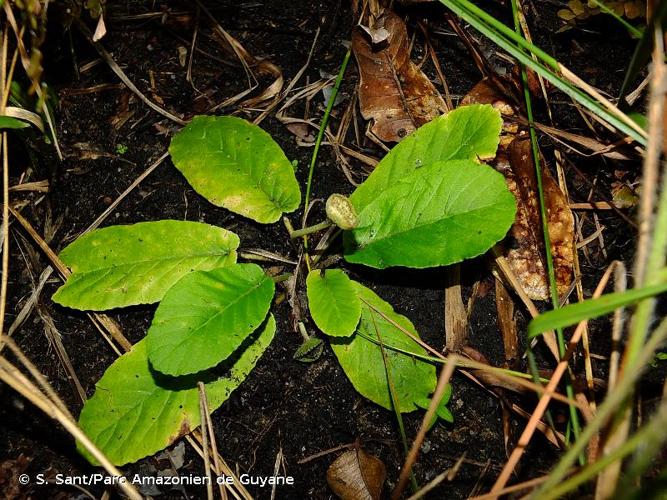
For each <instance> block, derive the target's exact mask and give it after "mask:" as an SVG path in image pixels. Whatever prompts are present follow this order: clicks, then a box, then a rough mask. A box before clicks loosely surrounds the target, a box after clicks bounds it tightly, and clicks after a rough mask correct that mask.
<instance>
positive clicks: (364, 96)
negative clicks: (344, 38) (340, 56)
mask: <svg viewBox="0 0 667 500" xmlns="http://www.w3.org/2000/svg"><path fill="white" fill-rule="evenodd" d="M381 29H384V30H386V31H387V32H388V33H389V36H388V37H387V39H386V40H385V41H384V43H382V44H381V45H376V46H374V45H373V44H372V42H371V41H370V39H369V38H370V37H368V35H367V33H366V32H368V31H369V30H370V31H372V32H378V31H379V30H381ZM352 50H353V52H354V55H355V58H356V60H357V65H358V67H359V75H360V79H359V105H360V108H361V114H362V115H363V117H364V118H365V119H366V120H373V125H372V126H371V131H372V132H373V133H374V134H375V135H376V136H377V137H378V138H379V139H380V140H382V141H385V142H398V141H400V140H401V139H402V138H403V137H405V136H407V135H408V134H410V133H411V132H413V131H414V130H415V129H416V128H418V127H419V126H421V125H423V124H425V123H427V122H429V121H431V120H433V119H434V118H436V117H437V116H438V115H440V114H441V113H445V112H446V111H447V105H446V104H445V101H444V100H443V98H442V96H441V95H440V94H439V93H438V91H437V90H436V88H435V86H434V85H433V84H432V83H431V81H430V80H429V79H428V78H427V77H426V75H425V74H424V73H423V72H422V71H421V70H420V69H419V68H418V67H417V66H416V65H415V64H414V63H413V62H412V60H411V59H410V53H409V40H408V31H407V28H406V26H405V23H404V22H403V20H402V19H401V18H400V17H398V16H397V15H396V14H394V13H393V12H390V11H388V10H387V11H385V14H384V15H383V16H382V17H380V18H379V19H378V20H377V21H376V22H375V24H374V26H371V27H369V28H368V29H366V30H363V29H361V28H360V27H357V28H355V29H354V31H353V33H352Z"/></svg>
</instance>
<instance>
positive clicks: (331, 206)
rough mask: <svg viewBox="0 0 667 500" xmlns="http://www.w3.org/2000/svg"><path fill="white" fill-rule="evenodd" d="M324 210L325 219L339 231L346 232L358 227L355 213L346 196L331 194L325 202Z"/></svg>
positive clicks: (357, 218)
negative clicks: (327, 218)
mask: <svg viewBox="0 0 667 500" xmlns="http://www.w3.org/2000/svg"><path fill="white" fill-rule="evenodd" d="M326 210H327V217H329V219H330V220H331V222H333V223H334V224H336V225H337V226H338V227H339V228H341V229H344V230H346V231H348V230H350V229H354V228H355V227H357V225H359V217H357V211H356V210H355V209H354V206H352V203H350V200H349V199H348V198H347V196H343V195H342V194H332V195H331V196H329V199H328V200H327V207H326Z"/></svg>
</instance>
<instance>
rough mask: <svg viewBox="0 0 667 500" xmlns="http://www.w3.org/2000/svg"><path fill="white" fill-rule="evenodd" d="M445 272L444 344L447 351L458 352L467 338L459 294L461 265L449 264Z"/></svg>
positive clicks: (466, 319) (464, 309)
mask: <svg viewBox="0 0 667 500" xmlns="http://www.w3.org/2000/svg"><path fill="white" fill-rule="evenodd" d="M446 273H447V275H446V280H447V286H446V288H445V346H446V347H447V351H448V352H459V351H460V350H461V349H462V348H463V346H465V345H466V344H467V339H468V314H467V313H466V308H465V305H464V304H463V297H462V296H461V266H459V265H458V264H455V265H453V266H450V267H449V268H448V269H447V271H446Z"/></svg>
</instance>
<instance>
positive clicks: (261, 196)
mask: <svg viewBox="0 0 667 500" xmlns="http://www.w3.org/2000/svg"><path fill="white" fill-rule="evenodd" d="M169 153H170V154H171V157H172V160H173V161H174V165H176V168H178V170H180V171H181V173H182V174H183V175H184V176H185V178H186V179H187V181H188V182H189V183H190V185H191V186H192V187H193V188H194V189H195V191H197V192H198V193H199V194H200V195H202V196H203V197H205V198H206V199H207V200H209V201H210V202H211V203H213V204H214V205H217V206H220V207H224V208H226V209H228V210H231V211H232V212H235V213H237V214H241V215H243V216H245V217H249V218H250V219H253V220H255V221H257V222H262V223H270V222H276V221H277V220H278V219H279V218H280V216H281V215H282V213H283V212H292V211H294V210H296V209H297V208H298V207H299V204H300V203H301V192H300V190H299V185H298V183H297V181H296V177H295V176H294V169H293V167H292V164H291V163H290V162H289V160H288V159H287V157H286V156H285V153H283V150H282V149H280V146H278V144H276V142H275V141H274V140H273V139H272V138H271V136H270V135H269V134H267V133H266V132H264V131H263V130H262V129H261V128H259V127H258V126H257V125H253V124H252V123H250V122H247V121H245V120H243V119H241V118H236V117H233V116H195V117H194V118H193V120H192V121H191V122H190V123H189V124H188V125H187V126H186V127H185V128H183V129H182V130H181V131H180V132H178V133H177V134H176V135H175V136H174V138H173V139H172V140H171V145H170V146H169Z"/></svg>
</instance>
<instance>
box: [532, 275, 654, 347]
mask: <svg viewBox="0 0 667 500" xmlns="http://www.w3.org/2000/svg"><path fill="white" fill-rule="evenodd" d="M665 292H667V283H660V284H657V285H651V286H646V287H644V288H635V289H632V290H627V291H625V292H614V293H608V294H606V295H603V296H602V297H600V298H597V299H588V300H584V301H583V302H577V303H576V304H570V305H567V306H565V307H561V308H560V309H554V310H553V311H547V312H545V313H542V314H540V315H539V316H538V317H537V318H535V319H534V320H532V321H531V322H530V323H529V324H528V338H533V337H537V336H538V335H540V334H542V333H543V332H546V331H548V330H554V329H556V328H565V327H567V326H571V325H574V324H576V323H579V322H580V321H582V320H585V319H593V318H597V317H599V316H603V315H605V314H609V313H610V312H612V311H614V310H615V309H618V308H619V307H625V306H629V305H631V304H635V303H637V302H639V301H640V300H644V299H647V298H649V297H653V296H655V295H660V294H661V293H665Z"/></svg>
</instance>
